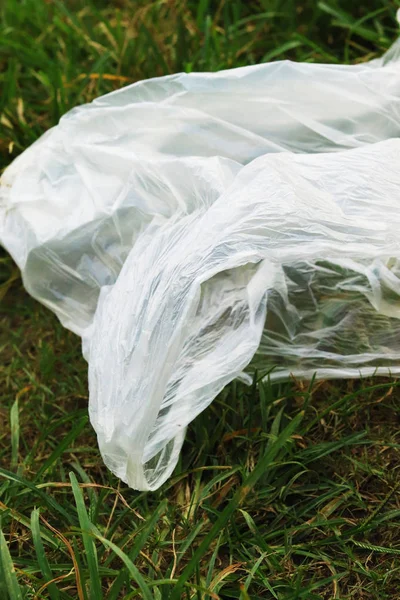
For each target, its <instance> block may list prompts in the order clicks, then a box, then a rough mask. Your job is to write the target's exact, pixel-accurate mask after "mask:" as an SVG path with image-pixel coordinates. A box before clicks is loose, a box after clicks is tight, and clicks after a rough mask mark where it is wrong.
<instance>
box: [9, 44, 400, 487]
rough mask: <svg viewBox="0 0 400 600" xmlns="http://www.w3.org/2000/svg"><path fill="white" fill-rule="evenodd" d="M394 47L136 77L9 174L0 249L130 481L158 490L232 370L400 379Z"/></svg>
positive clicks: (69, 118) (81, 111)
mask: <svg viewBox="0 0 400 600" xmlns="http://www.w3.org/2000/svg"><path fill="white" fill-rule="evenodd" d="M399 54H400V52H399V44H398V43H397V44H395V45H394V47H393V48H392V49H391V50H390V51H389V53H387V55H385V56H384V57H383V58H382V59H380V60H375V61H372V62H371V63H367V64H362V65H357V66H336V65H334V66H331V65H313V64H296V63H290V62H287V61H284V62H278V63H271V64H265V65H259V66H256V67H246V68H240V69H234V70H231V71H225V72H220V73H214V74H211V73H203V74H190V75H186V74H179V75H173V76H168V77H163V78H158V79H153V80H149V81H145V82H140V83H138V84H135V85H132V86H129V87H127V88H124V89H122V90H120V91H117V92H113V93H112V94H108V95H106V96H103V97H102V98H98V99H97V100H95V101H94V102H93V103H92V104H89V105H85V106H82V107H78V108H76V109H74V110H72V111H70V112H69V113H67V115H65V116H64V117H63V118H62V119H61V121H60V123H59V125H58V126H57V127H55V128H53V129H51V130H50V131H49V132H47V133H46V134H45V135H44V136H43V137H42V138H40V139H39V140H38V141H37V142H36V143H35V144H33V146H31V147H30V148H29V149H28V150H26V151H25V152H24V153H23V154H22V155H21V156H20V157H19V158H17V159H16V160H15V161H14V162H13V163H12V165H10V167H9V168H8V169H7V170H6V172H5V174H4V175H3V177H2V181H1V188H0V189H1V192H0V193H1V195H0V240H1V242H2V243H3V244H4V246H5V247H6V248H7V249H8V250H9V251H10V253H11V254H12V256H13V257H14V259H15V260H16V262H17V263H18V265H19V266H20V268H21V270H22V275H23V280H24V284H25V286H26V288H27V290H28V291H29V292H30V293H31V294H32V295H33V296H34V297H36V298H37V299H38V300H39V301H41V302H43V303H44V304H46V305H47V306H48V307H49V308H51V309H52V310H53V311H54V312H55V313H56V314H57V315H58V317H59V318H60V320H61V321H62V323H63V324H64V325H65V326H66V327H68V328H70V329H72V330H73V331H75V332H76V333H78V334H79V335H80V336H82V339H83V351H84V355H85V357H86V359H87V360H88V363H89V387H90V403H89V410H90V418H91V421H92V424H93V426H94V428H95V430H96V432H97V436H98V441H99V446H100V449H101V452H102V455H103V458H104V460H105V462H106V464H107V465H108V467H109V468H110V469H111V470H112V471H113V472H114V473H116V474H117V475H118V476H119V477H121V478H122V479H123V480H124V481H126V482H128V483H129V485H131V486H132V487H134V488H137V489H155V488H157V487H158V486H159V485H160V484H161V483H162V482H163V481H165V479H166V478H167V477H168V476H169V475H170V474H171V472H172V470H173V468H174V466H175V464H176V461H177V458H178V455H179V451H180V448H181V445H182V442H183V439H184V435H185V428H186V426H187V424H188V423H189V422H190V421H191V420H192V419H193V418H194V417H195V416H196V415H197V414H199V413H200V412H201V411H202V410H204V408H205V407H206V406H207V405H208V404H209V403H210V402H211V401H212V400H213V398H214V397H215V396H216V395H217V394H218V392H219V391H220V390H221V389H222V388H223V386H224V385H226V384H227V383H228V382H229V381H231V380H232V379H234V378H235V377H239V376H240V377H241V378H242V379H245V380H248V381H250V380H251V376H252V373H253V372H254V370H255V369H257V370H258V372H267V371H268V369H271V368H272V369H273V370H272V371H271V373H270V377H271V378H272V379H279V378H281V379H282V378H287V377H288V376H289V375H290V374H291V373H293V374H294V375H296V376H297V377H305V378H307V377H311V376H312V375H313V374H314V373H316V374H317V376H318V377H356V376H359V375H360V374H373V373H382V374H384V373H389V372H390V373H392V374H396V373H399V372H400V321H399V317H400V302H399V300H400V298H399V294H400V279H399V277H400V237H399V230H400V210H399V209H400V169H399V167H400V141H399V139H397V138H398V137H399V134H400V62H399Z"/></svg>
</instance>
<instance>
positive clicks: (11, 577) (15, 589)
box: [0, 528, 23, 600]
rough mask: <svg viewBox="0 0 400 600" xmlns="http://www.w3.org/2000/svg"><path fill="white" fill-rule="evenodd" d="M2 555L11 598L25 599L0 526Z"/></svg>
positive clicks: (3, 569)
mask: <svg viewBox="0 0 400 600" xmlns="http://www.w3.org/2000/svg"><path fill="white" fill-rule="evenodd" d="M0 557H1V564H2V571H3V576H4V579H5V584H6V588H7V591H8V595H9V597H10V600H23V595H22V589H21V587H20V585H19V583H18V579H17V576H16V574H15V567H14V563H13V561H12V558H11V554H10V551H9V549H8V545H7V542H6V538H5V537H4V533H3V530H2V529H1V528H0Z"/></svg>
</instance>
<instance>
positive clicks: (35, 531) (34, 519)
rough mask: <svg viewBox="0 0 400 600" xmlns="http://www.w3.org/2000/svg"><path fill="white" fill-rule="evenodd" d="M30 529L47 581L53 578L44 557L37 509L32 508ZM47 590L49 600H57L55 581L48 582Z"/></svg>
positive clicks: (41, 568)
mask: <svg viewBox="0 0 400 600" xmlns="http://www.w3.org/2000/svg"><path fill="white" fill-rule="evenodd" d="M31 531H32V537H33V544H34V546H35V551H36V556H37V559H38V564H39V567H40V570H41V572H42V576H43V578H44V581H45V582H46V580H47V582H48V581H51V580H52V579H54V575H53V573H52V572H51V569H50V565H49V562H48V560H47V557H46V553H45V550H44V546H43V542H42V538H41V533H40V525H39V509H37V508H36V509H34V510H33V511H32V514H31ZM47 590H48V592H49V595H50V598H51V600H59V599H60V593H59V591H58V588H57V586H56V584H55V583H50V584H49V585H48V586H47Z"/></svg>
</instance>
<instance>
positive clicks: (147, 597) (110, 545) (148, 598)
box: [94, 534, 154, 600]
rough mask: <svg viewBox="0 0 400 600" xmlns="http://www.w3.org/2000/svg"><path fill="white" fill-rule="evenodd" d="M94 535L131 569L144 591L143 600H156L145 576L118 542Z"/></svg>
mask: <svg viewBox="0 0 400 600" xmlns="http://www.w3.org/2000/svg"><path fill="white" fill-rule="evenodd" d="M94 535H95V536H96V538H97V539H98V540H99V541H100V542H102V543H103V544H104V545H105V546H107V548H110V549H111V550H112V551H113V552H115V554H116V555H117V556H119V558H120V559H121V560H122V561H123V563H124V565H125V566H126V568H127V570H128V571H129V574H130V576H131V577H132V579H133V580H134V581H136V583H137V584H138V586H139V588H140V590H141V592H142V596H141V598H143V600H154V598H153V595H152V593H151V590H150V588H149V586H148V585H147V583H146V582H145V580H144V578H143V577H142V575H141V574H140V572H139V570H138V569H137V568H136V567H135V565H134V564H133V562H132V561H131V559H130V558H129V556H127V555H126V554H125V552H123V551H122V550H121V549H120V548H119V547H118V546H117V545H116V544H114V543H113V542H110V540H107V539H106V538H104V537H103V536H101V535H99V534H94Z"/></svg>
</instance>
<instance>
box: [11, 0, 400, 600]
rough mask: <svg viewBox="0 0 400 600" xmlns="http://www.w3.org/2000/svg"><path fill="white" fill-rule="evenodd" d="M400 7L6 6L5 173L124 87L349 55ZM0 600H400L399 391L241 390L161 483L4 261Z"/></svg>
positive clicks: (377, 37)
mask: <svg viewBox="0 0 400 600" xmlns="http://www.w3.org/2000/svg"><path fill="white" fill-rule="evenodd" d="M399 6H400V3H399V1H397V2H393V1H391V2H389V1H385V0H363V1H359V2H355V1H354V2H352V1H349V0H346V1H343V2H335V1H334V0H327V1H326V2H320V3H317V2H313V1H311V0H307V1H304V2H297V3H296V2H294V1H292V0H286V1H285V0H279V1H278V0H259V1H258V2H256V1H254V2H251V1H246V2H245V1H243V2H241V1H240V0H232V1H228V0H226V1H225V2H224V1H220V2H217V1H208V0H199V1H189V0H188V1H186V2H184V1H181V2H174V1H172V0H165V1H163V2H161V1H158V2H142V1H137V2H133V1H130V0H125V1H124V0H119V1H114V2H108V1H100V0H97V1H96V2H94V1H91V2H88V1H87V2H85V1H84V0H75V1H74V0H70V1H64V2H61V1H57V0H48V1H45V0H5V2H3V4H2V5H1V7H0V15H1V25H0V86H1V89H2V93H1V94H0V127H1V133H0V153H1V162H2V166H6V165H7V164H8V163H9V162H10V160H11V159H12V158H14V157H15V156H17V154H18V153H19V152H21V151H22V150H23V149H24V148H26V147H27V146H28V145H29V144H30V143H32V142H33V141H34V140H35V139H36V138H37V137H38V136H39V135H40V134H41V133H43V132H44V131H45V130H46V129H47V128H48V127H50V126H52V125H54V124H55V123H56V122H57V120H58V119H59V117H60V116H61V115H62V114H63V113H64V112H65V111H66V110H68V109H69V108H71V107H72V106H74V105H76V104H78V103H81V102H86V101H90V100H91V99H92V98H93V97H95V96H97V95H99V94H102V93H105V92H107V91H110V90H112V89H115V88H118V87H120V86H121V85H124V84H126V83H127V82H131V81H135V80H139V79H143V78H146V77H151V76H155V75H162V74H164V73H168V72H174V71H179V70H187V71H190V70H216V69H221V68H229V67H233V66H239V65H247V64H253V63H256V62H260V61H263V60H264V61H266V60H276V59H281V58H292V59H295V60H303V61H324V62H331V63H334V62H349V61H351V62H357V61H363V60H368V59H370V58H373V57H375V56H378V55H380V54H381V53H382V52H383V51H384V50H385V49H386V48H388V47H389V45H390V43H391V42H392V41H393V40H394V39H395V37H396V36H397V34H398V28H397V25H396V21H395V13H396V9H397V8H398V7H399ZM0 299H1V302H2V304H1V317H0V320H1V324H0V349H1V366H0V378H1V387H0V395H1V402H0V515H1V516H0V519H1V521H0V524H1V533H0V598H1V599H2V600H3V598H4V600H7V598H9V599H11V600H19V599H21V598H26V599H38V600H39V599H51V600H67V599H76V598H78V599H79V600H100V599H101V598H104V599H105V600H118V599H130V598H138V599H142V598H143V599H146V600H147V599H148V600H150V599H153V598H154V599H156V600H180V599H181V598H182V599H187V600H188V599H190V598H191V599H193V600H200V599H202V600H211V599H218V598H219V599H221V600H225V599H226V600H228V599H231V598H237V599H241V600H248V599H249V598H251V599H252V600H257V599H267V600H269V599H271V600H272V599H278V600H300V599H304V600H314V599H315V600H317V599H318V600H331V599H336V600H350V599H352V600H353V599H354V600H358V599H359V600H375V599H376V600H395V599H396V598H398V597H399V592H398V590H399V589H400V529H399V517H400V504H399V494H398V490H399V486H400V474H399V468H398V466H399V449H400V435H399V420H400V409H399V399H400V390H399V389H398V386H399V382H395V381H387V380H386V381H384V380H374V381H371V380H369V381H362V382H354V381H349V382H323V383H321V382H319V383H315V382H314V383H312V384H304V383H299V382H288V383H286V384H281V385H274V386H273V385H270V384H268V383H266V384H259V385H254V386H252V387H250V388H247V387H245V386H243V385H242V384H240V383H238V382H234V383H232V384H231V385H230V386H229V387H228V388H227V389H226V390H225V391H224V392H223V393H222V394H221V395H220V396H219V398H218V399H216V400H215V401H214V403H213V404H212V405H211V406H210V407H209V409H207V410H206V411H205V412H204V413H203V414H201V415H200V416H199V417H198V418H197V419H196V420H195V421H194V423H192V425H191V426H190V428H189V431H188V435H187V440H186V442H185V446H184V449H183V452H182V455H181V459H180V463H179V465H178V467H177V469H176V471H175V473H174V475H173V477H172V478H171V479H170V481H169V482H167V483H166V484H165V485H164V486H163V488H162V489H161V490H159V491H158V492H156V493H152V494H144V493H139V492H134V491H132V490H130V489H128V488H127V487H126V486H124V485H123V484H121V483H120V482H119V481H118V480H117V479H116V478H115V477H113V476H112V475H111V474H110V473H109V472H108V471H107V469H106V468H105V467H104V465H103V464H102V461H101V458H100V456H99V452H98V449H97V444H96V438H95V435H94V433H93V430H92V429H91V427H90V424H89V422H88V417H87V401H88V397H87V394H88V393H87V374H86V364H85V362H84V360H83V359H82V357H81V351H80V342H79V339H78V338H76V336H74V335H73V334H72V333H70V332H68V331H66V330H64V329H63V328H62V327H61V325H60V324H59V323H58V322H57V320H56V319H55V317H54V316H53V315H52V314H50V313H49V311H47V310H46V309H44V308H43V307H41V306H39V305H38V304H37V303H36V302H35V301H34V300H33V299H31V298H30V297H28V296H27V294H26V293H25V292H24V290H23V287H22V284H21V281H20V279H19V274H18V270H17V269H16V267H15V266H14V265H13V263H12V261H11V259H10V258H9V257H8V256H7V255H6V253H5V252H3V253H2V254H1V255H0Z"/></svg>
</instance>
